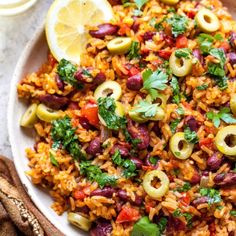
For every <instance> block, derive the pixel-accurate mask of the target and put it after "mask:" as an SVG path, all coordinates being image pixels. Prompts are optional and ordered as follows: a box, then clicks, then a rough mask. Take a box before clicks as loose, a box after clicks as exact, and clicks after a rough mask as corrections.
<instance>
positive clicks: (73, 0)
mask: <svg viewBox="0 0 236 236" xmlns="http://www.w3.org/2000/svg"><path fill="white" fill-rule="evenodd" d="M112 18H113V10H112V7H111V5H110V4H109V3H108V2H107V0H63V1H62V0H55V1H54V2H53V4H52V5H51V7H50V9H49V11H48V14H47V18H46V37H47V41H48V45H49V48H50V50H51V52H52V54H53V56H54V57H55V58H56V59H57V60H58V61H60V60H61V59H62V58H65V59H66V60H69V61H71V62H73V63H75V64H77V65H79V63H80V55H81V54H82V53H83V52H84V51H85V48H86V44H87V41H88V38H89V33H88V30H86V26H87V25H89V26H96V25H99V24H101V23H104V22H109V21H110V20H111V19H112Z"/></svg>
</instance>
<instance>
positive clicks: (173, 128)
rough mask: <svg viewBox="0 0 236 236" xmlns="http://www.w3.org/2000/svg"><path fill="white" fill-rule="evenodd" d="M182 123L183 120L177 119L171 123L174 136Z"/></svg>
mask: <svg viewBox="0 0 236 236" xmlns="http://www.w3.org/2000/svg"><path fill="white" fill-rule="evenodd" d="M180 121H181V119H175V120H173V121H172V122H171V123H170V130H171V132H172V134H174V133H175V131H176V129H177V126H178V124H179V123H180Z"/></svg>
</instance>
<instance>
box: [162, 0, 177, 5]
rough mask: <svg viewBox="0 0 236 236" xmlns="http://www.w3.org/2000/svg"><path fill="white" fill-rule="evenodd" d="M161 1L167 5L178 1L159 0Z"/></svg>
mask: <svg viewBox="0 0 236 236" xmlns="http://www.w3.org/2000/svg"><path fill="white" fill-rule="evenodd" d="M161 1H162V2H163V3H165V4H168V5H175V4H177V3H178V2H179V0H161Z"/></svg>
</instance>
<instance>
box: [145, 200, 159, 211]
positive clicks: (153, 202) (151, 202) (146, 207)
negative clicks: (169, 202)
mask: <svg viewBox="0 0 236 236" xmlns="http://www.w3.org/2000/svg"><path fill="white" fill-rule="evenodd" d="M155 205H156V202H155V201H150V202H147V203H146V204H145V209H146V212H148V213H149V212H150V210H151V208H153V207H155Z"/></svg>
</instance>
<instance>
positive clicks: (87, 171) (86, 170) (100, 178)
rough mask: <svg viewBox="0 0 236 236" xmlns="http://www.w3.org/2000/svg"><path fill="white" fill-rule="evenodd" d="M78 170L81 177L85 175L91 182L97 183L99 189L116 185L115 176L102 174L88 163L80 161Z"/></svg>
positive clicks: (97, 167) (97, 168)
mask: <svg viewBox="0 0 236 236" xmlns="http://www.w3.org/2000/svg"><path fill="white" fill-rule="evenodd" d="M79 168H80V174H81V175H85V176H86V177H87V178H88V179H89V180H90V181H92V182H94V181H95V182H97V183H98V185H99V187H100V188H103V187H104V186H106V185H111V186H115V185H116V180H117V178H116V177H115V176H111V175H108V174H107V173H103V172H102V171H101V169H100V168H99V166H96V165H92V164H91V162H90V161H82V162H81V163H80V164H79Z"/></svg>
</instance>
